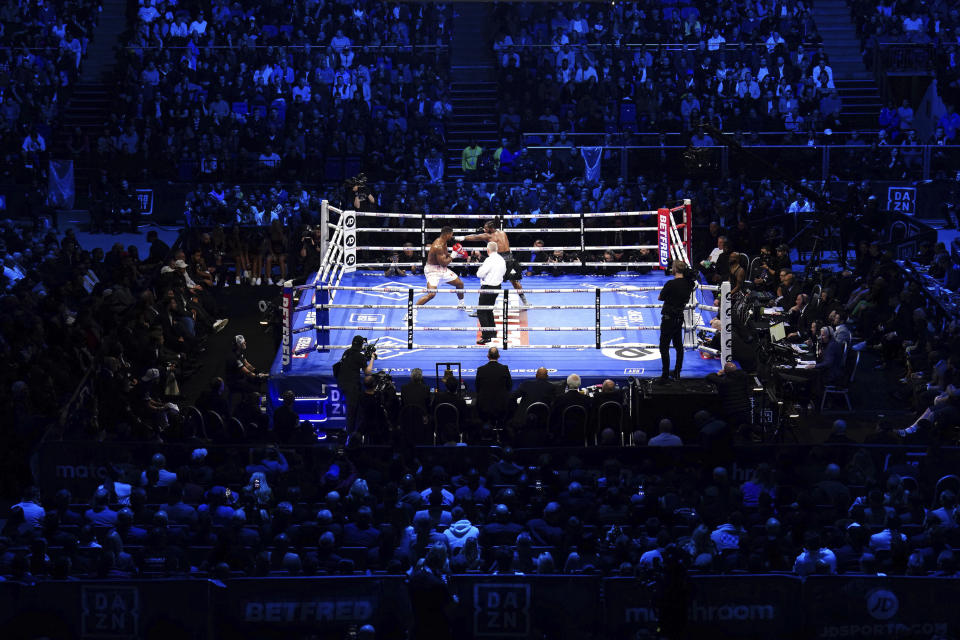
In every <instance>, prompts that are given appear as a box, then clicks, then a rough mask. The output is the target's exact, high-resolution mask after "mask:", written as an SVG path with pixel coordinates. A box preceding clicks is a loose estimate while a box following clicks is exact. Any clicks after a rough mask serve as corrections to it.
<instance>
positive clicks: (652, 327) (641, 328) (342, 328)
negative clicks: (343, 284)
mask: <svg viewBox="0 0 960 640" xmlns="http://www.w3.org/2000/svg"><path fill="white" fill-rule="evenodd" d="M409 328H410V327H408V326H406V325H404V326H402V327H365V326H362V325H357V326H341V325H319V324H318V325H316V326H313V327H309V329H317V330H319V331H354V330H356V331H406V330H407V329H409ZM659 328H660V327H659V326H656V325H649V326H647V325H640V326H636V327H600V330H601V331H653V330H656V329H659ZM414 330H415V331H471V332H473V333H476V332H477V331H478V329H477V327H417V326H416V325H414ZM510 330H511V331H596V327H511V329H510Z"/></svg>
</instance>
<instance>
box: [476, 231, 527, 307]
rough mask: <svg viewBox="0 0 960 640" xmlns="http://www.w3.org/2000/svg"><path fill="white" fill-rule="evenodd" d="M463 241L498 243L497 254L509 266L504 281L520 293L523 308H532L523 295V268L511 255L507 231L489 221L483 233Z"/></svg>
mask: <svg viewBox="0 0 960 640" xmlns="http://www.w3.org/2000/svg"><path fill="white" fill-rule="evenodd" d="M463 241H464V242H467V241H481V242H495V243H497V252H498V253H499V254H500V257H501V258H503V261H504V263H505V264H506V266H507V272H506V275H504V280H509V281H510V284H512V285H513V288H514V289H516V290H517V291H519V292H520V302H522V303H523V306H524V307H529V306H530V303H528V302H527V296H526V295H525V294H524V293H523V285H521V284H520V278H522V277H523V267H521V266H520V264H519V263H517V261H516V260H515V259H514V258H513V255H512V254H511V253H510V239H509V238H507V233H506V232H505V231H503V230H501V229H498V228H497V223H496V221H495V220H488V221H487V222H485V223H484V225H483V233H474V234H471V235H469V236H466V237H464V238H463ZM481 304H483V303H481Z"/></svg>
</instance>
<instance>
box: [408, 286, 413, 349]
mask: <svg viewBox="0 0 960 640" xmlns="http://www.w3.org/2000/svg"><path fill="white" fill-rule="evenodd" d="M407 349H413V289H407Z"/></svg>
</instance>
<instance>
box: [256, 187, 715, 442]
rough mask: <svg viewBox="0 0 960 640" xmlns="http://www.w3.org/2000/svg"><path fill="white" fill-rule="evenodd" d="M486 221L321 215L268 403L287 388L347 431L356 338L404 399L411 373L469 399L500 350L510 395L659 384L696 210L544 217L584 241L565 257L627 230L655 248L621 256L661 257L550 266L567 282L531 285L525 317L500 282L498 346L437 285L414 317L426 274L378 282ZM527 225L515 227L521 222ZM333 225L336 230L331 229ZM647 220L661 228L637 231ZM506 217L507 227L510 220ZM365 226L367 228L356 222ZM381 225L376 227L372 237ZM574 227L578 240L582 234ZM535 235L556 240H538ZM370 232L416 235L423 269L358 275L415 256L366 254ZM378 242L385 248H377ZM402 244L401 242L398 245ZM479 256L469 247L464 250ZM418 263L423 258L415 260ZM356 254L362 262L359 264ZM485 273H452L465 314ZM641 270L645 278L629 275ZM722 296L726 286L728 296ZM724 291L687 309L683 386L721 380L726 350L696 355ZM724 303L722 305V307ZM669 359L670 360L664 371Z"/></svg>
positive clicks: (325, 211)
mask: <svg viewBox="0 0 960 640" xmlns="http://www.w3.org/2000/svg"><path fill="white" fill-rule="evenodd" d="M614 215H616V216H618V217H620V218H627V217H629V218H632V219H639V221H640V224H639V225H637V226H632V227H617V228H616V229H611V228H609V227H594V226H591V221H592V220H593V219H594V218H603V217H611V216H614ZM391 217H405V218H407V219H408V220H409V219H411V218H412V219H414V220H416V219H418V218H419V222H420V227H419V229H411V228H410V227H405V228H395V229H391V228H389V227H384V226H379V225H377V223H378V222H382V221H383V220H384V219H386V218H391ZM489 217H490V216H489V215H486V216H479V215H477V216H458V217H457V218H452V219H450V220H446V219H443V218H437V217H435V216H430V217H429V218H427V217H426V216H410V215H409V214H399V213H362V212H354V211H341V210H339V209H337V208H335V207H333V206H331V205H329V203H327V202H324V203H323V205H322V208H321V224H322V225H323V227H324V228H326V229H327V230H328V234H325V235H324V242H323V245H322V246H321V251H322V255H323V259H322V263H321V267H320V269H319V270H318V272H317V273H316V274H315V276H314V277H313V278H312V279H311V280H310V281H308V282H307V283H306V284H304V285H301V286H297V287H294V286H292V283H291V282H287V283H285V286H284V292H283V307H282V311H283V319H284V328H283V344H282V347H281V349H280V351H279V353H278V354H277V357H276V359H275V361H274V363H273V366H272V368H271V380H270V390H271V396H272V399H273V401H274V403H276V402H277V401H278V398H279V395H280V394H281V393H282V392H283V391H286V390H288V389H290V390H293V392H294V395H295V397H296V398H297V404H298V409H299V410H300V413H301V416H302V417H303V418H304V419H310V420H313V421H316V422H329V423H331V424H329V426H330V427H335V426H336V423H337V422H342V421H343V420H344V413H345V412H344V407H343V405H342V403H341V402H340V394H339V391H338V389H337V386H336V380H335V378H334V376H333V373H332V366H333V364H334V363H335V362H337V361H338V360H339V359H340V358H341V355H342V353H343V350H344V349H346V348H349V346H350V344H351V341H352V339H353V336H354V335H357V334H359V335H363V336H365V337H366V338H367V339H368V340H370V341H374V340H376V341H377V345H376V346H377V361H376V365H375V367H376V368H378V369H382V370H387V371H389V372H390V373H391V375H392V376H393V378H394V381H395V383H396V384H397V386H398V387H399V386H400V385H402V384H404V383H406V382H407V381H409V379H410V374H411V372H412V370H413V369H414V368H420V369H421V370H422V371H423V374H424V379H425V382H426V383H427V385H428V386H431V387H434V386H436V383H437V381H436V379H435V378H436V372H437V371H441V372H442V371H443V370H444V369H446V368H448V367H450V368H451V369H453V371H454V373H457V372H459V374H460V375H461V376H462V378H463V380H464V382H465V383H466V385H467V388H468V389H471V390H472V389H473V388H474V386H473V382H474V378H475V376H476V370H477V367H479V366H481V365H482V364H484V363H486V362H487V350H488V348H489V346H497V347H498V348H499V349H500V351H501V355H500V362H501V363H503V364H505V365H507V366H508V367H509V368H510V370H511V374H512V376H513V379H514V383H515V384H517V383H518V382H519V381H522V380H524V379H527V378H532V377H534V374H535V372H536V370H537V368H538V367H541V366H543V367H546V368H547V370H548V372H549V375H550V378H551V379H553V380H556V381H559V380H562V379H564V378H566V376H567V375H569V374H571V373H576V374H578V375H579V376H580V377H581V380H582V385H583V386H589V385H593V384H598V383H600V382H602V381H603V380H604V379H606V378H614V379H620V380H622V379H624V378H627V377H635V378H641V377H656V376H659V375H660V372H661V366H660V352H659V348H658V342H659V329H660V308H661V303H660V302H659V301H658V300H657V296H658V294H659V292H660V289H661V288H662V286H663V284H664V283H665V282H666V281H667V279H668V277H669V276H668V275H667V274H666V272H665V268H666V266H667V265H668V263H669V262H670V261H671V260H680V261H683V262H685V263H686V264H688V265H689V264H690V240H691V238H690V228H691V224H690V201H689V200H688V201H685V202H683V203H681V204H679V205H678V206H676V207H673V208H661V209H659V210H657V211H638V212H616V213H615V214H611V213H584V214H552V215H546V216H536V217H538V218H540V219H544V218H546V219H551V218H554V219H568V220H569V219H570V218H577V219H579V225H578V226H574V227H572V228H570V227H565V228H562V229H560V230H558V231H560V232H562V233H566V234H571V233H576V232H578V231H579V235H580V239H581V240H580V246H579V247H576V246H568V247H560V249H561V250H580V249H582V250H584V251H591V250H594V251H595V250H602V249H616V248H618V247H610V246H590V245H589V244H588V243H587V242H586V238H587V235H588V234H589V233H597V232H600V231H603V232H610V231H613V230H620V231H622V230H630V231H638V232H644V233H649V234H656V238H657V244H651V245H632V246H624V247H622V248H624V249H650V250H653V251H655V252H656V256H657V258H658V259H657V261H655V262H614V263H611V262H584V263H581V262H573V263H564V264H563V265H562V266H557V267H556V268H555V270H556V271H560V272H562V271H566V273H562V274H561V275H534V276H525V277H524V278H523V280H522V285H523V291H524V293H525V294H526V297H527V299H528V302H529V304H528V305H523V304H521V300H520V297H519V295H517V294H518V292H517V291H515V290H514V289H513V287H512V286H511V285H510V283H508V282H504V283H503V289H502V292H501V293H500V295H499V297H498V299H497V302H496V303H495V304H494V305H492V306H491V307H490V309H491V310H492V311H493V314H494V319H495V326H496V337H495V339H494V340H493V342H491V343H490V345H478V344H476V342H477V339H478V338H479V337H480V333H481V328H480V325H479V321H478V320H477V318H475V317H471V316H468V315H467V313H465V312H464V311H463V310H462V309H459V308H458V307H457V303H458V300H457V299H456V296H455V295H454V294H455V291H456V290H455V289H454V288H453V287H452V286H451V285H448V284H440V285H439V286H438V288H437V290H436V291H437V295H436V297H435V298H434V299H433V300H431V301H429V302H428V303H426V304H425V305H421V306H418V307H416V313H414V307H415V304H414V303H415V301H416V299H417V298H419V297H420V296H421V295H423V294H424V293H425V292H426V291H427V288H426V281H425V278H424V277H423V275H406V276H399V277H398V276H386V275H385V272H384V270H385V269H389V268H391V267H395V268H401V269H402V268H412V267H417V266H420V265H421V264H422V262H423V260H424V259H425V257H426V251H427V248H428V247H429V243H430V242H431V241H432V240H433V239H434V238H435V237H436V236H437V235H438V234H439V233H440V228H441V225H443V224H450V225H451V226H453V225H456V224H458V223H459V224H460V225H463V219H464V218H475V219H477V220H481V219H489ZM531 217H533V216H529V215H528V216H516V217H515V218H516V219H525V218H526V219H529V218H531ZM334 218H335V219H336V221H335V222H334V221H333V219H334ZM650 218H653V219H654V221H655V224H652V225H648V226H643V222H644V221H646V220H649V219H650ZM513 219H514V218H511V220H513ZM364 222H366V223H367V225H364V224H363V223H364ZM374 225H377V226H374ZM578 227H579V228H578ZM502 228H504V230H505V231H507V233H508V235H510V234H513V233H522V232H529V231H531V230H528V229H521V228H511V227H509V226H506V227H502ZM534 231H535V232H536V233H537V234H541V233H550V232H551V230H550V229H546V228H540V227H538V228H537V229H535V230H534ZM366 232H375V233H377V234H383V233H385V232H386V233H405V234H407V235H408V236H409V235H410V234H411V232H418V233H419V234H420V236H421V240H422V242H421V243H420V248H419V249H418V250H419V252H420V259H419V260H414V261H407V262H395V261H372V262H360V261H359V260H358V257H360V256H363V255H365V256H377V255H379V253H378V252H398V251H402V250H404V249H407V250H409V247H403V246H390V245H364V244H362V240H363V234H364V233H366ZM474 232H475V228H456V227H455V228H454V234H455V236H461V235H465V234H470V233H474ZM380 237H382V236H380ZM397 244H399V243H397ZM465 248H469V249H473V248H474V247H465ZM511 248H512V253H513V255H514V257H515V258H522V256H524V255H527V256H532V253H531V252H533V251H537V250H539V251H554V250H556V249H558V247H554V246H547V247H538V248H535V247H517V246H512V247H511ZM415 251H417V250H416V249H415ZM361 252H362V253H361ZM518 262H519V263H520V264H521V265H522V266H523V267H524V268H526V267H540V268H542V267H544V263H543V262H528V261H524V260H522V259H519V260H518ZM479 264H481V262H479V261H477V262H472V261H471V262H469V263H467V262H464V261H462V260H455V261H454V262H453V263H451V265H450V268H451V269H453V270H454V271H456V272H457V273H458V274H459V275H460V277H461V279H462V280H463V282H464V289H463V290H462V291H463V293H464V296H465V302H466V305H467V308H468V309H477V308H478V298H479V292H480V283H479V280H478V279H477V278H476V276H475V275H473V274H474V272H475V269H476V267H477V266H479ZM639 267H646V268H649V269H651V271H650V272H649V273H645V274H640V273H637V272H635V271H634V272H631V269H637V268H639ZM597 268H603V269H606V270H611V269H615V270H617V271H618V272H617V273H615V274H610V275H602V276H597V275H581V274H579V273H576V272H575V271H576V270H579V269H585V270H596V269H597ZM728 288H729V287H725V289H728ZM718 291H719V288H718V287H714V286H706V285H703V284H699V283H698V286H697V288H696V289H695V290H694V292H693V294H692V295H691V299H690V302H689V303H688V305H687V309H686V318H685V322H684V325H685V331H684V345H685V347H686V349H685V358H684V364H683V370H682V374H683V377H685V378H686V377H702V376H704V375H706V374H707V373H710V372H712V371H716V370H717V369H718V368H719V367H720V361H719V360H718V359H717V358H726V359H729V354H728V353H725V352H726V351H727V349H726V345H727V340H724V339H721V345H723V347H724V348H723V349H722V352H721V351H715V350H713V349H709V348H707V347H702V346H698V342H699V341H700V340H699V336H704V335H709V334H713V333H716V332H720V333H721V334H724V333H725V329H726V328H727V327H726V325H725V324H724V323H721V325H722V326H721V327H720V328H719V329H718V328H715V327H713V326H711V320H713V319H714V318H715V317H717V315H718V314H719V313H721V308H723V307H724V303H722V302H721V303H720V305H719V307H718V306H715V305H714V298H715V297H716V296H717V292H718ZM726 293H727V292H726V291H724V292H722V293H721V294H720V299H721V300H722V299H724V297H725V294H726ZM673 357H674V354H672V353H671V358H673Z"/></svg>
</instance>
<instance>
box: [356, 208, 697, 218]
mask: <svg viewBox="0 0 960 640" xmlns="http://www.w3.org/2000/svg"><path fill="white" fill-rule="evenodd" d="M682 208H683V207H679V208H674V209H671V211H679V210H680V209H682ZM354 213H355V214H356V215H357V217H358V218H410V219H419V218H421V217H422V215H423V214H416V213H397V212H394V211H355V212H354ZM657 213H658V212H657V211H592V212H589V213H512V214H510V215H506V216H498V215H496V214H491V213H451V214H449V215H441V214H436V213H430V214H426V217H427V218H429V219H431V220H455V219H458V218H459V219H463V218H470V219H477V220H490V219H494V218H499V217H502V218H503V219H504V220H563V219H580V218H623V217H626V216H655V215H657Z"/></svg>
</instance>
